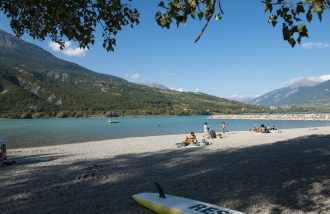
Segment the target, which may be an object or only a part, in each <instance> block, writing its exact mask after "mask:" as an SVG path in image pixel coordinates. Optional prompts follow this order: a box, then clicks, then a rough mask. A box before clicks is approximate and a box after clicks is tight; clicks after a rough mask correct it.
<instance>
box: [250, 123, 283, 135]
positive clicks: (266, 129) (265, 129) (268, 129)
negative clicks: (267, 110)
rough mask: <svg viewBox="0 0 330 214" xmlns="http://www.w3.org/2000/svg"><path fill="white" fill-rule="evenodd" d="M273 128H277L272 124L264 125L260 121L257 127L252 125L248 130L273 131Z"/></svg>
mask: <svg viewBox="0 0 330 214" xmlns="http://www.w3.org/2000/svg"><path fill="white" fill-rule="evenodd" d="M275 130H277V129H276V128H275V126H274V125H273V126H272V127H270V126H269V125H267V126H265V125H264V124H263V123H262V124H261V125H260V127H259V128H257V127H256V126H254V128H253V129H251V130H250V131H254V132H258V133H270V132H271V131H275Z"/></svg>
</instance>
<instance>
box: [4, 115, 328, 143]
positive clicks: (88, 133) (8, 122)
mask: <svg viewBox="0 0 330 214" xmlns="http://www.w3.org/2000/svg"><path fill="white" fill-rule="evenodd" d="M115 120H118V121H119V122H120V123H108V119H107V118H65V119H33V120H28V119H27V120H19V119H17V120H15V119H2V120H0V138H2V139H3V140H4V141H6V142H7V146H8V148H20V147H33V146H47V145H57V144H68V143H77V142H86V141H95V140H104V139H115V138H126V137H138V136H141V137H142V136H152V135H166V134H182V133H189V132H191V131H194V132H197V133H198V132H203V124H204V122H207V123H208V124H209V125H210V126H211V127H213V128H215V130H216V131H220V126H219V124H220V123H221V122H223V121H224V122H226V123H228V124H229V125H228V130H229V131H241V130H249V129H250V128H252V127H253V126H254V125H257V126H260V124H261V123H264V124H265V125H267V124H269V125H270V126H272V125H275V126H276V127H278V128H280V129H285V128H303V127H319V126H330V122H329V121H328V122H320V121H262V120H211V119H208V116H147V117H142V116H140V117H120V118H115Z"/></svg>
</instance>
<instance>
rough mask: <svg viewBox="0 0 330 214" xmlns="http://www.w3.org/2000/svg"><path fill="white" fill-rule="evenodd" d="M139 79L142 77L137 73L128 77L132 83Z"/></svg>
mask: <svg viewBox="0 0 330 214" xmlns="http://www.w3.org/2000/svg"><path fill="white" fill-rule="evenodd" d="M141 78H142V76H141V74H139V73H135V74H132V75H131V76H130V79H132V80H134V81H138V80H141Z"/></svg>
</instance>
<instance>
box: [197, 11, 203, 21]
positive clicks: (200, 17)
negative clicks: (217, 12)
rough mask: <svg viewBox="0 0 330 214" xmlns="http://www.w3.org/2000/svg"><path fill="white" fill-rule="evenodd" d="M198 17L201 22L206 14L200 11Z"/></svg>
mask: <svg viewBox="0 0 330 214" xmlns="http://www.w3.org/2000/svg"><path fill="white" fill-rule="evenodd" d="M197 15H198V18H199V20H201V19H202V18H203V16H204V13H203V12H202V11H200V12H198V14H197Z"/></svg>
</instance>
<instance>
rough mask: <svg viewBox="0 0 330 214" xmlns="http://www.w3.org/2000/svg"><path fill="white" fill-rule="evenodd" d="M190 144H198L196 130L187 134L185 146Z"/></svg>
mask: <svg viewBox="0 0 330 214" xmlns="http://www.w3.org/2000/svg"><path fill="white" fill-rule="evenodd" d="M190 144H197V137H196V135H195V133H194V132H190V135H189V136H187V137H186V140H185V141H184V146H188V145H190Z"/></svg>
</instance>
